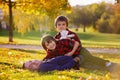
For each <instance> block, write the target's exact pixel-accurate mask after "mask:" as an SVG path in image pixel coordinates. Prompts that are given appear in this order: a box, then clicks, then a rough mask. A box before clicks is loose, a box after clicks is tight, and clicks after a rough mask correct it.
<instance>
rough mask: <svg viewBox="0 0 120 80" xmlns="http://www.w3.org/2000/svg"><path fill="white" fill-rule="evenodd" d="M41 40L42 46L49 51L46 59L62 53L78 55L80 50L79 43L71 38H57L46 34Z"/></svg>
mask: <svg viewBox="0 0 120 80" xmlns="http://www.w3.org/2000/svg"><path fill="white" fill-rule="evenodd" d="M41 42H42V47H43V48H44V49H45V50H46V52H47V55H46V57H45V58H44V60H45V59H50V58H53V57H56V56H61V55H66V56H72V57H76V56H78V55H79V52H80V47H79V43H78V42H77V41H73V40H70V39H61V40H56V39H55V38H53V37H52V36H50V35H45V36H43V37H42V41H41ZM73 48H74V49H73Z"/></svg>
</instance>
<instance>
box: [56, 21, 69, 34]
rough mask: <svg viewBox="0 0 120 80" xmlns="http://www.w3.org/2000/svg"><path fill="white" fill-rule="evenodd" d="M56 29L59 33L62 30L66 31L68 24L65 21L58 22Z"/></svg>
mask: <svg viewBox="0 0 120 80" xmlns="http://www.w3.org/2000/svg"><path fill="white" fill-rule="evenodd" d="M56 28H57V30H58V31H59V32H61V31H62V30H66V29H67V24H66V22H65V21H58V22H57V26H56Z"/></svg>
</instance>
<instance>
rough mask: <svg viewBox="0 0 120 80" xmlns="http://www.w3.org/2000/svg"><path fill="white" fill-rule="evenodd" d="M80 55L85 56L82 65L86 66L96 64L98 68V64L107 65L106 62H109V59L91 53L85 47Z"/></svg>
mask: <svg viewBox="0 0 120 80" xmlns="http://www.w3.org/2000/svg"><path fill="white" fill-rule="evenodd" d="M80 55H82V56H83V58H84V62H83V64H81V66H82V67H85V66H87V67H89V66H96V68H97V66H100V67H105V66H106V63H107V62H109V61H108V60H104V59H102V58H99V57H95V56H93V55H91V53H90V52H89V51H88V50H87V49H85V48H82V50H81V52H80ZM87 64H88V65H87Z"/></svg>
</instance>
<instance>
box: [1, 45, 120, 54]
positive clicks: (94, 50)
mask: <svg viewBox="0 0 120 80" xmlns="http://www.w3.org/2000/svg"><path fill="white" fill-rule="evenodd" d="M0 48H9V49H26V50H42V49H43V48H42V47H41V46H38V45H15V44H0ZM86 49H87V50H88V51H90V52H92V53H116V54H120V49H117V48H86Z"/></svg>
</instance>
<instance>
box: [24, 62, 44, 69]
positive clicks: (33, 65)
mask: <svg viewBox="0 0 120 80" xmlns="http://www.w3.org/2000/svg"><path fill="white" fill-rule="evenodd" d="M41 63H42V61H39V60H30V61H27V62H25V65H24V66H25V69H29V70H32V71H35V70H38V68H39V65H40V64H41Z"/></svg>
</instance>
